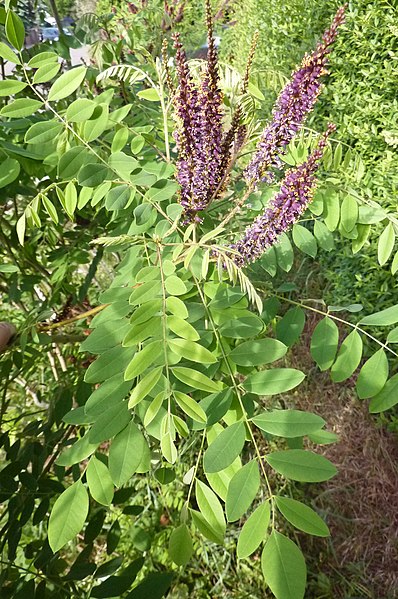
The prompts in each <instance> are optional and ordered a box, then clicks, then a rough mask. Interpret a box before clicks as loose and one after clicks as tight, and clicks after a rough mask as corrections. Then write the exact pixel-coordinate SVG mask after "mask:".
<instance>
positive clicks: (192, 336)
mask: <svg viewBox="0 0 398 599" xmlns="http://www.w3.org/2000/svg"><path fill="white" fill-rule="evenodd" d="M167 326H168V328H169V329H170V330H171V331H173V333H175V334H176V335H178V336H179V337H182V338H183V339H189V340H190V341H198V339H200V335H199V333H198V332H197V331H196V329H195V328H194V327H193V326H192V325H191V324H189V322H186V321H185V320H184V319H183V318H180V317H179V316H168V317H167Z"/></svg>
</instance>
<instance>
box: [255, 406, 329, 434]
mask: <svg viewBox="0 0 398 599" xmlns="http://www.w3.org/2000/svg"><path fill="white" fill-rule="evenodd" d="M252 422H253V423H254V424H255V425H256V426H257V427H258V428H259V429H261V430H262V431H265V432H267V433H270V434H271V435H276V436H277V437H285V438H294V437H302V436H304V435H308V434H309V433H313V432H315V431H318V430H319V429H321V428H322V427H323V426H324V424H325V421H324V419H323V418H321V417H320V416H317V415H316V414H312V413H311V412H302V411H301V410H271V411H270V412H263V413H262V414H259V415H258V416H255V417H254V418H252Z"/></svg>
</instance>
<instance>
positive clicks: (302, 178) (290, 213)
mask: <svg viewBox="0 0 398 599" xmlns="http://www.w3.org/2000/svg"><path fill="white" fill-rule="evenodd" d="M335 128H336V127H335V126H334V125H332V124H330V125H329V126H328V128H327V130H326V132H325V133H324V135H323V136H322V137H321V139H320V141H319V143H318V145H317V147H316V149H315V150H314V151H313V152H312V154H310V156H309V158H308V159H307V160H306V162H304V163H303V164H300V165H299V166H298V167H296V168H294V169H290V170H289V171H288V172H287V174H286V176H285V178H284V180H283V181H282V185H281V188H280V191H279V193H278V194H277V195H276V196H275V198H274V199H273V200H272V201H271V202H270V204H269V206H268V207H267V208H266V210H265V211H264V212H263V214H261V215H260V216H258V217H257V218H256V219H255V221H254V222H253V223H252V224H251V225H250V226H249V227H247V229H246V231H245V233H244V235H243V237H242V238H241V239H239V240H238V241H237V242H236V243H234V244H233V245H232V246H231V248H232V249H233V250H235V251H236V252H238V254H231V255H230V257H231V259H232V260H233V261H234V262H235V264H237V265H238V266H245V265H247V264H249V263H250V262H254V261H255V260H257V259H258V258H260V256H261V255H262V254H263V253H264V252H265V251H266V250H267V249H268V248H270V247H271V246H273V245H274V244H275V243H276V242H277V240H278V238H279V236H280V235H281V234H282V233H283V232H285V231H287V230H288V229H289V228H290V227H291V226H292V225H293V224H294V223H295V222H296V221H297V220H298V218H299V217H300V216H301V214H303V212H304V211H305V209H306V208H307V206H308V204H309V203H310V202H311V200H312V198H313V194H314V191H315V186H316V177H315V173H316V171H317V168H318V165H319V161H320V159H321V158H322V156H323V153H324V149H325V146H326V143H327V139H328V137H329V135H330V134H331V133H332V132H333V131H334V130H335Z"/></svg>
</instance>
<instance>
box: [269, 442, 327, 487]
mask: <svg viewBox="0 0 398 599" xmlns="http://www.w3.org/2000/svg"><path fill="white" fill-rule="evenodd" d="M266 460H267V462H268V463H269V465H270V466H271V468H273V469H274V470H276V471H277V472H279V474H282V476H285V477H286V478H289V479H291V480H297V481H300V482H308V483H317V482H322V481H324V480H329V479H330V478H332V477H333V476H335V474H336V473H337V470H336V468H335V466H333V464H332V463H331V462H329V460H327V459H326V458H324V457H323V456H322V455H318V454H317V453H313V452H312V451H307V450H304V449H287V450H285V451H274V452H272V453H270V454H268V455H267V456H266Z"/></svg>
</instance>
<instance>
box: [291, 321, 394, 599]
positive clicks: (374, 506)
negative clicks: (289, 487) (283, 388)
mask: <svg viewBox="0 0 398 599" xmlns="http://www.w3.org/2000/svg"><path fill="white" fill-rule="evenodd" d="M315 324H316V319H312V320H311V321H309V322H307V333H306V335H304V336H303V337H302V341H301V345H300V346H299V347H297V348H296V350H295V351H294V352H292V354H293V356H292V359H293V360H294V366H296V367H299V368H302V369H303V370H304V371H306V372H307V373H309V376H308V377H307V378H308V381H307V383H306V384H304V385H302V386H301V387H300V388H299V389H300V390H299V392H298V393H297V394H296V396H295V404H296V407H299V408H301V409H304V410H305V409H307V410H313V411H315V412H317V413H318V414H319V415H321V416H322V417H324V418H325V420H326V422H327V428H328V429H329V430H332V431H333V432H336V433H337V434H338V435H339V436H340V443H338V444H334V445H329V446H323V447H318V449H317V451H319V452H321V453H323V454H324V455H325V456H326V457H327V458H328V459H330V460H331V461H332V462H333V463H334V464H335V465H336V466H337V468H338V469H339V474H338V476H336V477H335V478H334V479H332V480H331V481H329V482H328V483H325V485H324V488H323V492H321V495H320V496H318V499H317V500H316V504H317V506H318V507H319V509H320V510H321V511H322V512H326V513H328V514H329V517H328V524H329V526H330V528H331V533H332V555H333V553H334V558H333V557H331V559H330V563H329V566H330V569H331V570H333V571H334V572H335V573H336V574H337V575H338V576H339V577H341V578H344V579H345V581H346V582H347V583H348V585H349V586H351V587H352V589H353V590H354V594H353V595H350V596H352V597H357V598H358V599H359V598H362V597H363V598H365V597H373V598H374V599H394V598H398V469H397V464H398V443H397V439H396V438H395V437H394V435H393V434H391V433H389V432H387V431H386V430H384V429H383V428H381V427H379V426H378V424H377V422H376V419H375V418H374V417H371V416H370V415H369V413H368V407H367V402H360V401H359V400H358V399H357V398H356V395H355V393H354V392H353V389H352V387H353V381H347V382H346V383H344V384H340V385H335V384H333V383H332V382H331V380H330V377H329V375H328V373H325V374H321V373H319V371H318V372H317V371H316V369H314V364H313V362H312V360H311V357H310V355H309V352H308V347H309V340H310V335H311V332H312V330H313V328H314V326H315ZM314 389H315V396H314ZM317 491H319V488H318V489H317ZM333 562H334V563H333ZM327 566H328V564H326V567H327ZM355 571H356V572H357V575H356V576H357V580H358V579H359V580H360V582H358V584H356V583H355V581H354V580H353V578H354V577H355V574H354V572H355ZM358 572H359V573H360V574H359V575H358ZM361 589H362V592H361ZM355 591H356V592H355ZM333 596H334V597H342V598H343V599H346V597H347V595H346V594H341V589H340V590H339V589H336V590H335V593H334V595H333Z"/></svg>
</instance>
